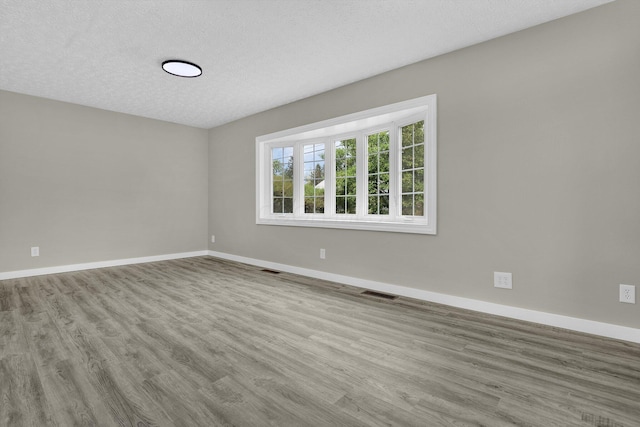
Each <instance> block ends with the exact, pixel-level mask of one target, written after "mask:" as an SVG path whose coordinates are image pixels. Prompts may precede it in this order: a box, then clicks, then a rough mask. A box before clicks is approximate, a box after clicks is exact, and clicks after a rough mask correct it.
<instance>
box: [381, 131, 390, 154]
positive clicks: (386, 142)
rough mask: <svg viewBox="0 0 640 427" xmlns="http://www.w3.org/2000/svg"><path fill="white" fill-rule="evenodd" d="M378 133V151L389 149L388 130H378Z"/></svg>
mask: <svg viewBox="0 0 640 427" xmlns="http://www.w3.org/2000/svg"><path fill="white" fill-rule="evenodd" d="M378 135H379V138H380V145H379V146H380V151H389V132H388V131H384V132H380V133H379V134H378Z"/></svg>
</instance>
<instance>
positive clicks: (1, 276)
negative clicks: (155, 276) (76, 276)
mask: <svg viewBox="0 0 640 427" xmlns="http://www.w3.org/2000/svg"><path fill="white" fill-rule="evenodd" d="M206 255H209V251H206V250H204V251H195V252H181V253H176V254H165V255H153V256H146V257H139V258H125V259H115V260H111V261H98V262H87V263H83V264H70V265H60V266H55V267H44V268H34V269H30V270H16V271H8V272H5V273H0V280H7V279H18V278H20V277H31V276H42V275H45V274H55V273H67V272H70V271H80V270H91V269H94V268H103V267H116V266H118V265H130V264H143V263H145V262H156V261H167V260H171V259H180V258H191V257H195V256H206Z"/></svg>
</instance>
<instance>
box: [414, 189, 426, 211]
mask: <svg viewBox="0 0 640 427" xmlns="http://www.w3.org/2000/svg"><path fill="white" fill-rule="evenodd" d="M414 198H415V208H414V209H415V212H414V213H413V215H414V216H424V195H422V194H416V195H415V197H414Z"/></svg>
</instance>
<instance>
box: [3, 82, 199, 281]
mask: <svg viewBox="0 0 640 427" xmlns="http://www.w3.org/2000/svg"><path fill="white" fill-rule="evenodd" d="M207 152H208V146H207V131H206V130H203V129H195V128H191V127H188V126H181V125H176V124H171V123H165V122H161V121H156V120H150V119H145V118H140V117H134V116H130V115H125V114H118V113H113V112H108V111H104V110H98V109H94V108H88V107H82V106H79V105H73V104H67V103H63V102H57V101H51V100H46V99H42V98H35V97H31V96H26V95H19V94H15V93H11V92H5V91H0V272H6V271H14V270H21V269H31V268H39V267H48V266H58V265H67V264H76V263H83V262H92V261H106V260H113V259H121V258H132V257H141V256H151V255H161V254H169V253H177V252H186V251H196V250H205V249H206V247H207V244H206V242H207V237H206V236H207V188H208V185H207ZM31 246H40V257H38V258H32V257H31V256H30V247H31Z"/></svg>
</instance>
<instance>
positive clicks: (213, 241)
mask: <svg viewBox="0 0 640 427" xmlns="http://www.w3.org/2000/svg"><path fill="white" fill-rule="evenodd" d="M215 242H216V236H214V235H213V234H212V235H211V243H215Z"/></svg>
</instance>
